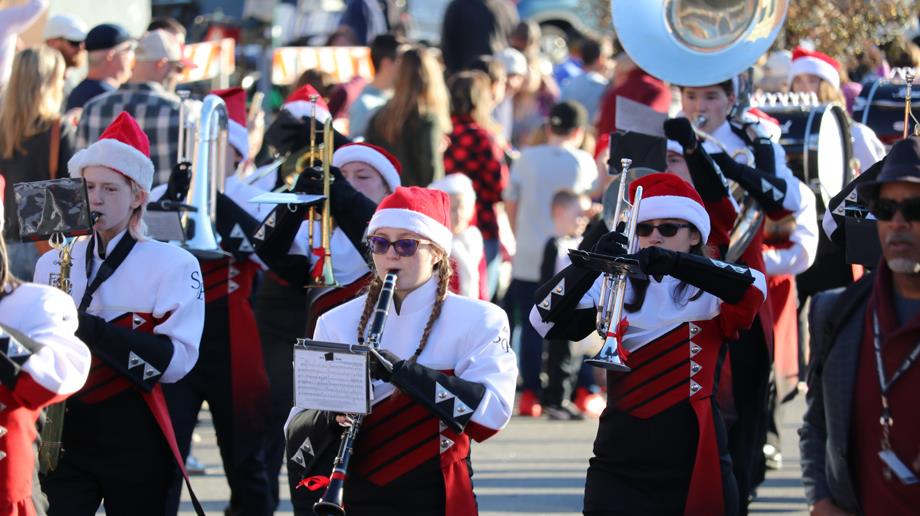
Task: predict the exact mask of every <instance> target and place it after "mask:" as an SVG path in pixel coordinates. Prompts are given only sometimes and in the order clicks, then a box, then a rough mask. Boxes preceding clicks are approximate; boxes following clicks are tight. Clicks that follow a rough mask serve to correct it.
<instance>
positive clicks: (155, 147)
mask: <svg viewBox="0 0 920 516" xmlns="http://www.w3.org/2000/svg"><path fill="white" fill-rule="evenodd" d="M189 65H190V63H189V62H188V61H186V60H185V59H184V58H183V57H182V50H181V47H180V45H179V41H178V40H177V39H176V37H175V36H173V35H172V34H170V33H168V32H166V31H163V30H155V31H151V32H147V33H145V34H144V36H143V37H141V39H140V41H139V42H138V45H137V62H136V63H135V66H134V74H133V75H132V76H131V80H130V81H128V82H127V83H125V84H123V85H122V86H121V87H120V88H118V90H116V91H113V92H110V93H108V94H106V95H102V96H99V97H97V98H95V99H93V100H92V101H90V102H89V103H88V104H87V105H86V106H85V108H84V110H83V116H82V118H81V119H80V125H79V126H78V127H77V145H78V147H79V148H82V147H84V146H86V145H88V144H89V142H93V141H95V140H97V139H98V138H99V135H100V134H102V131H103V130H105V128H106V127H108V124H110V123H111V122H112V121H113V120H114V119H115V117H116V116H118V114H119V113H121V112H122V111H127V112H128V113H130V114H132V116H133V117H134V118H135V120H137V123H138V125H140V127H141V128H142V129H143V130H144V132H145V133H146V134H147V135H148V137H149V138H150V159H151V160H152V161H153V166H154V169H155V171H156V172H155V175H154V180H153V184H154V185H158V184H160V183H165V182H166V181H167V179H169V174H170V172H171V171H172V168H173V165H175V160H176V154H177V152H178V147H179V98H178V97H177V96H176V95H175V92H174V90H175V87H176V83H177V81H178V79H179V76H180V74H181V72H182V69H183V68H184V67H185V66H189Z"/></svg>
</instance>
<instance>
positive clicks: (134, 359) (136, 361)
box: [128, 351, 147, 369]
mask: <svg viewBox="0 0 920 516" xmlns="http://www.w3.org/2000/svg"><path fill="white" fill-rule="evenodd" d="M146 363H147V362H145V361H144V359H142V358H141V357H139V356H137V354H135V353H134V352H133V351H129V352H128V369H134V368H135V367H137V366H139V365H142V364H146Z"/></svg>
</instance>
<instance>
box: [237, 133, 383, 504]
mask: <svg viewBox="0 0 920 516" xmlns="http://www.w3.org/2000/svg"><path fill="white" fill-rule="evenodd" d="M307 141H309V140H307ZM330 170H331V173H332V174H333V181H332V183H331V185H330V197H331V200H330V205H331V208H332V217H333V220H334V222H335V227H334V229H333V231H332V235H331V237H330V239H329V244H330V250H331V253H332V269H333V275H334V276H335V278H336V281H337V282H338V283H339V284H340V285H341V287H339V288H334V289H323V290H320V291H319V292H318V293H317V292H313V290H312V289H311V291H309V292H310V294H311V295H313V296H315V297H313V298H312V299H310V300H309V302H307V300H306V299H305V296H306V294H305V293H304V292H306V289H305V287H306V286H308V285H309V284H310V283H311V281H312V274H311V273H312V270H313V267H315V266H316V265H317V260H316V259H315V258H316V257H315V256H314V255H313V250H308V249H306V246H307V241H308V238H309V237H308V233H309V224H308V223H307V222H306V221H305V217H306V213H307V209H306V208H305V207H304V206H302V205H296V206H287V205H283V206H278V207H277V208H275V209H274V210H273V211H272V212H271V214H269V216H268V217H267V218H266V219H265V221H264V222H263V224H262V226H261V227H260V228H259V230H258V231H257V232H256V235H255V236H256V239H255V240H254V242H255V243H256V250H257V253H258V255H259V257H260V258H261V259H262V260H263V261H264V262H265V263H266V264H267V265H268V267H269V268H270V270H269V272H268V274H266V276H265V279H264V281H263V286H262V288H261V289H260V292H259V296H260V297H259V301H258V303H259V304H258V305H257V312H256V317H257V318H258V319H259V324H260V333H261V336H262V342H263V343H265V346H264V348H265V349H264V351H265V364H266V367H267V369H268V373H269V378H271V381H270V385H271V392H272V407H273V410H272V419H271V420H272V421H273V423H272V424H271V426H270V434H269V437H268V442H269V444H268V446H267V453H266V455H267V458H266V461H267V463H268V473H269V479H272V488H273V489H277V487H276V484H275V483H274V482H275V481H274V480H273V479H275V478H277V477H278V473H279V471H280V469H281V462H282V461H283V460H284V434H283V433H282V432H281V431H280V428H281V426H282V424H283V423H284V420H285V418H286V417H287V407H290V406H291V405H292V404H293V401H294V400H293V394H292V393H293V387H292V386H293V370H292V368H291V361H292V360H293V344H294V342H295V341H296V339H298V338H302V337H304V336H308V335H312V332H313V328H314V327H315V326H316V320H317V319H318V318H319V316H320V315H322V314H323V313H324V312H326V311H327V310H329V309H331V308H334V307H336V306H338V305H340V304H342V303H344V302H346V301H348V300H349V299H352V298H354V297H356V296H358V295H359V294H360V292H361V290H362V289H363V288H365V287H366V286H367V284H368V283H369V282H370V279H371V273H370V268H369V266H368V263H367V261H368V259H367V258H366V256H367V255H368V253H367V251H366V244H365V239H364V235H365V232H366V230H367V224H368V222H369V221H370V219H371V216H373V214H374V210H375V209H376V207H377V203H379V202H380V201H381V200H382V199H383V198H384V197H385V196H387V195H388V194H390V193H391V192H392V191H393V190H395V189H396V188H397V187H398V186H399V185H400V170H401V166H400V164H399V161H397V160H396V158H395V157H394V156H393V155H392V154H390V153H389V152H387V151H386V150H384V149H382V148H380V147H377V146H375V145H370V144H367V143H353V144H347V145H342V146H341V147H338V148H337V150H336V151H335V153H333V155H332V167H331V168H330ZM293 190H294V191H296V192H304V193H311V194H321V193H322V190H323V185H322V173H321V172H318V171H316V170H314V169H313V168H312V167H308V168H307V169H306V170H304V171H303V173H302V174H301V175H300V177H299V178H298V180H297V183H296V184H295V185H294V188H293ZM314 231H315V233H314V234H315V235H318V234H319V225H318V223H317V224H316V225H315V226H314ZM291 300H294V302H291ZM297 300H302V301H301V302H299V303H298V302H296V301H297ZM291 467H292V466H291V462H290V461H289V462H288V468H289V469H290V468H291ZM299 480H300V479H297V481H299ZM276 498H277V497H276Z"/></svg>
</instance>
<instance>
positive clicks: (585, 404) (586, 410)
mask: <svg viewBox="0 0 920 516" xmlns="http://www.w3.org/2000/svg"><path fill="white" fill-rule="evenodd" d="M575 406H576V407H578V410H580V411H581V412H582V413H583V414H587V415H589V416H591V417H595V418H598V417H601V412H603V411H604V409H605V408H607V400H605V399H604V396H603V395H602V394H600V393H596V392H591V391H589V390H588V389H585V388H584V387H579V388H578V390H576V391H575Z"/></svg>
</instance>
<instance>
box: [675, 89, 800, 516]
mask: <svg viewBox="0 0 920 516" xmlns="http://www.w3.org/2000/svg"><path fill="white" fill-rule="evenodd" d="M735 89H736V86H735V81H733V80H727V81H724V82H722V83H719V84H713V85H709V86H701V87H686V86H685V87H681V103H682V106H683V113H684V115H685V117H686V118H677V119H674V120H668V121H667V122H666V123H665V135H666V136H667V137H668V138H669V139H671V140H675V141H676V142H677V143H679V144H680V145H681V146H683V149H684V158H685V159H686V160H687V164H688V166H689V168H690V170H691V173H692V174H695V175H694V177H697V176H704V175H712V174H714V172H712V170H713V168H714V167H713V163H715V164H717V165H718V169H719V170H720V171H721V173H723V174H724V175H725V177H727V178H728V179H731V180H733V181H735V182H736V183H738V185H739V186H741V187H742V188H743V189H744V190H745V191H746V192H747V193H748V194H749V195H751V196H752V197H753V198H754V199H756V200H757V201H758V203H759V204H760V206H761V208H762V209H763V211H764V214H765V215H766V217H767V218H770V219H773V220H779V219H782V218H783V217H786V216H788V215H790V214H793V213H799V212H802V211H803V209H802V204H803V201H802V195H803V192H805V191H806V190H807V188H804V185H803V184H802V182H801V181H799V180H798V179H797V178H796V177H795V176H794V175H793V174H792V171H791V170H790V169H789V167H788V166H787V165H786V154H785V151H784V150H783V148H782V147H780V146H779V145H778V144H777V143H775V142H773V141H772V140H771V139H770V137H769V132H768V131H766V130H764V127H765V125H766V124H765V123H762V122H761V121H760V119H759V117H757V116H756V115H754V114H753V113H752V112H751V111H746V112H744V113H741V114H740V115H738V116H733V117H731V118H729V113H730V112H731V110H732V106H733V105H734V104H735V101H736V95H735ZM687 119H689V120H693V121H695V122H696V125H697V127H696V129H698V130H699V131H700V132H701V133H703V134H704V135H707V136H706V137H705V138H704V139H703V141H700V139H699V136H698V133H697V132H696V131H694V130H693V127H692V126H691V124H690V123H689V122H688V121H687ZM752 159H753V161H752ZM694 182H695V183H696V180H694ZM697 188H698V189H699V188H700V185H697ZM699 191H700V195H701V196H702V198H703V200H704V201H705V202H706V204H707V206H714V205H715V204H718V203H719V198H720V196H724V194H723V192H725V189H724V188H722V189H713V190H711V191H710V190H706V191H704V190H702V189H700V190H699ZM806 216H811V217H813V218H814V217H817V215H815V214H814V213H813V212H812V213H811V214H810V215H806ZM716 220H719V221H726V220H730V217H729V218H728V219H726V218H725V217H724V216H720V217H719V218H718V219H716ZM733 223H734V220H731V222H730V224H733ZM761 225H762V223H758V224H757V226H758V227H755V228H752V229H751V231H753V238H752V240H751V242H750V244H749V245H748V246H747V248H746V249H745V250H744V252H743V253H742V254H741V257H740V259H739V261H740V262H741V263H743V264H745V265H747V266H749V267H753V268H755V269H757V270H758V271H761V272H764V271H765V265H764V258H763V253H764V247H763V231H762V228H761V227H760V226H761ZM722 251H724V249H722ZM773 327H774V317H773V313H772V310H771V307H770V304H769V303H764V304H763V306H762V307H761V310H760V312H759V314H758V316H757V319H756V320H755V322H754V324H753V325H752V327H751V329H750V330H748V331H743V332H741V335H740V337H739V339H738V340H736V341H733V343H732V344H731V346H730V351H729V360H727V361H726V365H727V367H730V369H731V370H732V371H738V372H739V373H738V374H732V375H731V378H732V385H731V398H732V399H733V400H734V402H733V406H734V408H735V412H736V413H735V414H733V417H732V419H733V423H732V424H731V425H730V426H729V428H728V434H729V443H730V445H729V448H730V450H731V455H732V464H733V467H734V471H735V478H736V480H737V482H738V488H739V492H740V504H741V507H740V510H741V512H742V513H746V511H747V505H748V502H749V499H750V497H751V494H752V493H753V490H754V489H755V488H756V487H757V485H758V484H760V482H762V481H763V478H764V474H765V470H766V463H765V460H764V456H763V446H764V444H765V443H766V436H767V419H768V410H767V400H768V394H769V385H770V369H771V364H772V360H773V352H774V349H773V348H774V338H773Z"/></svg>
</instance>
